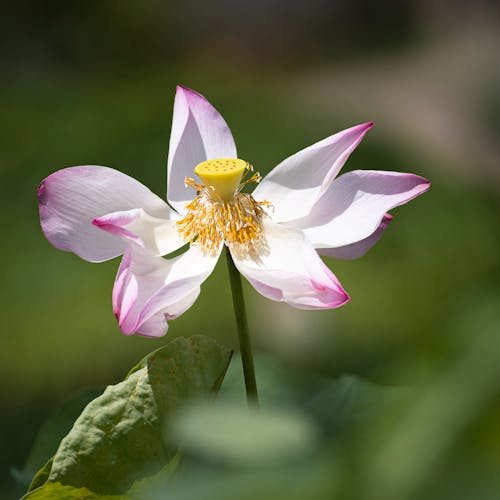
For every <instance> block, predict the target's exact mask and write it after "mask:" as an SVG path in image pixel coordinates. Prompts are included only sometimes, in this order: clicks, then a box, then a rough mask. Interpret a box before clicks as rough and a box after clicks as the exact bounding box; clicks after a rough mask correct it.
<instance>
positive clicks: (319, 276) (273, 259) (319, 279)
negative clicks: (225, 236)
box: [231, 223, 349, 309]
mask: <svg viewBox="0 0 500 500" xmlns="http://www.w3.org/2000/svg"><path fill="white" fill-rule="evenodd" d="M264 231H265V238H266V248H264V249H262V250H260V251H259V255H258V258H252V257H250V256H244V257H242V256H239V255H238V253H237V252H234V251H231V255H232V256H233V260H234V263H235V264H236V267H237V268H238V269H239V271H240V272H241V273H242V274H243V275H244V276H245V277H246V278H247V279H248V281H250V283H251V284H252V285H253V287H254V288H255V289H256V290H257V291H258V292H259V293H261V294H262V295H264V297H267V298H269V299H271V300H276V301H281V302H286V303H288V304H290V305H292V306H294V307H297V308H300V309H331V308H334V307H339V306H341V305H343V304H345V303H346V302H347V301H348V300H349V296H348V295H347V293H346V292H345V290H344V289H343V288H342V285H341V284H340V283H339V281H338V280H337V278H336V277H335V275H334V274H333V273H332V272H331V271H330V269H328V267H327V266H326V265H325V264H324V263H323V261H322V260H321V258H320V257H319V255H318V254H317V252H316V251H315V250H314V248H313V247H312V245H311V244H310V242H309V241H307V239H306V238H305V236H304V234H303V233H302V231H300V230H296V229H291V228H286V227H284V226H281V225H279V224H271V223H265V224H264Z"/></svg>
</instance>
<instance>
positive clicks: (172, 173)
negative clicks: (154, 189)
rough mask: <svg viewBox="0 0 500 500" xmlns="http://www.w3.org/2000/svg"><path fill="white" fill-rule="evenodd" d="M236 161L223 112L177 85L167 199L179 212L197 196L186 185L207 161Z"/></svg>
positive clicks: (231, 137)
mask: <svg viewBox="0 0 500 500" xmlns="http://www.w3.org/2000/svg"><path fill="white" fill-rule="evenodd" d="M215 158H236V146H235V144H234V139H233V136H232V134H231V131H230V130H229V127H228V126H227V123H226V122H225V121H224V118H222V116H221V115H220V113H219V112H218V111H217V110H216V109H215V108H214V107H213V106H212V105H211V104H210V103H209V102H208V101H207V100H206V99H205V98H204V97H203V96H202V95H201V94H198V92H195V91H194V90H191V89H188V88H185V87H181V86H177V92H176V94H175V101H174V115H173V118H172V131H171V134H170V146H169V151H168V171H167V199H168V201H169V202H170V204H171V205H172V206H173V207H174V208H175V209H176V210H177V211H178V212H180V213H184V212H185V205H186V203H188V202H189V201H190V200H192V199H193V198H194V196H195V195H196V193H195V192H194V191H193V190H192V189H191V188H188V187H186V186H185V185H184V179H185V178H186V177H192V176H193V171H194V167H196V165H197V164H198V163H201V162H202V161H205V160H212V159H215Z"/></svg>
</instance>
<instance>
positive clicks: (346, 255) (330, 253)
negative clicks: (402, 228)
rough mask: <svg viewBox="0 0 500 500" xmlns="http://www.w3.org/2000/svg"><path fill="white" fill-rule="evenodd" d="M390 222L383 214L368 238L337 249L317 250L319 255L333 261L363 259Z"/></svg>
mask: <svg viewBox="0 0 500 500" xmlns="http://www.w3.org/2000/svg"><path fill="white" fill-rule="evenodd" d="M391 221H392V216H391V215H390V214H385V215H384V218H383V219H382V222H381V223H380V225H379V227H378V228H377V229H376V230H375V232H374V233H372V234H371V235H370V236H368V238H365V239H364V240H361V241H357V242H356V243H351V244H350V245H345V246H343V247H337V248H318V249H317V250H318V253H319V254H320V255H325V256H327V257H333V258H335V259H359V258H360V257H363V255H365V253H366V252H368V250H370V248H371V247H372V246H373V245H375V243H377V241H378V240H379V239H380V238H381V237H382V235H383V234H384V232H385V230H386V229H387V227H388V226H389V224H390V223H391Z"/></svg>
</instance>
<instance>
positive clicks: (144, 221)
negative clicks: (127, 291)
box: [92, 208, 186, 256]
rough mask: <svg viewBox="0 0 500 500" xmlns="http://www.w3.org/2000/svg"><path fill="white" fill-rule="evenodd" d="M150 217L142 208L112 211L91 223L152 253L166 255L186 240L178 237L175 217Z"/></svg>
mask: <svg viewBox="0 0 500 500" xmlns="http://www.w3.org/2000/svg"><path fill="white" fill-rule="evenodd" d="M177 218H178V215H177V214H176V216H175V217H174V218H173V219H171V220H165V219H160V218H158V217H152V216H151V215H149V214H148V213H146V212H145V211H144V210H143V209H142V208H136V209H133V210H127V211H123V212H113V213H111V214H107V215H104V216H102V217H99V218H97V219H94V220H93V221H92V223H93V224H94V226H97V227H98V228H99V229H102V230H103V231H107V232H108V233H111V234H115V235H117V236H120V237H121V238H124V239H125V240H129V241H133V242H134V243H135V244H137V245H139V246H141V247H142V248H144V249H145V250H147V251H148V252H149V253H151V254H152V255H157V256H161V255H167V254H169V253H171V252H173V251H174V250H177V249H178V248H180V247H182V246H183V245H184V244H185V243H186V242H185V241H184V240H182V239H181V238H180V235H179V232H178V231H177V225H176V221H175V219H177Z"/></svg>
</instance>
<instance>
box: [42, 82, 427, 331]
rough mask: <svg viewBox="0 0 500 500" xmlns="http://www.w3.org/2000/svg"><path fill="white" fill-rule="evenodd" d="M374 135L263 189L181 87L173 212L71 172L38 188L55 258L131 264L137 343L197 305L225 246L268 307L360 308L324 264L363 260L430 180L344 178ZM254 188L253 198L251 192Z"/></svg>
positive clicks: (211, 113)
mask: <svg viewBox="0 0 500 500" xmlns="http://www.w3.org/2000/svg"><path fill="white" fill-rule="evenodd" d="M372 125H373V124H372V123H364V124H362V125H357V126H355V127H352V128H349V129H347V130H344V131H342V132H339V133H337V134H335V135H332V136H330V137H327V138H326V139H324V140H322V141H320V142H317V143H316V144H313V145H312V146H309V147H308V148H306V149H303V150H301V151H299V152H298V153H296V154H294V155H292V156H290V157H289V158H287V159H285V160H283V161H282V162H281V163H280V164H279V165H277V166H276V167H275V168H274V169H273V170H271V172H270V173H269V174H268V175H267V176H265V177H264V178H263V179H262V180H261V179H260V175H259V174H257V173H254V172H253V167H252V166H251V164H250V163H249V162H247V161H244V160H241V159H238V157H237V153H236V146H235V143H234V140H233V137H232V134H231V131H230V130H229V127H228V126H227V124H226V122H225V121H224V119H223V118H222V116H221V115H220V114H219V113H218V111H217V110H216V109H215V108H214V107H213V106H212V105H211V104H210V103H209V102H208V101H207V100H206V99H205V98H204V97H203V96H202V95H200V94H198V93H197V92H195V91H193V90H190V89H187V88H184V87H177V92H176V96H175V103H174V113H173V121H172V131H171V136H170V148H169V155H168V171H167V182H168V185H167V200H168V204H167V203H166V202H165V201H164V200H163V199H162V198H160V197H158V196H157V195H155V194H154V193H152V192H151V191H150V190H149V189H148V188H147V187H145V186H144V185H142V184H141V183H140V182H138V181H137V180H135V179H133V178H131V177H129V176H127V175H125V174H123V173H121V172H119V171H117V170H114V169H111V168H107V167H99V166H79V167H71V168H65V169H62V170H59V171H57V172H55V173H53V174H52V175H50V176H49V177H47V178H46V179H45V180H44V181H43V182H42V183H41V184H40V186H39V188H38V198H39V207H40V219H41V225H42V229H43V232H44V233H45V236H46V237H47V239H48V240H49V242H50V243H52V244H53V245H54V246H55V247H57V248H59V249H61V250H65V251H69V252H73V253H75V254H77V255H78V256H80V257H81V258H82V259H84V260H87V261H90V262H102V261H105V260H108V259H112V258H114V257H117V256H119V255H123V258H122V261H121V264H120V267H119V270H118V274H117V277H116V281H115V284H114V289H113V296H112V300H113V309H114V313H115V315H116V317H117V319H118V322H119V327H120V329H121V330H122V332H123V333H124V334H126V335H130V334H133V333H138V334H140V335H144V336H148V337H159V336H162V335H164V334H165V333H166V331H167V328H168V323H167V322H168V320H170V319H174V318H176V317H178V316H179V315H180V314H182V313H183V312H184V311H186V310H187V309H188V308H189V307H190V306H191V305H192V304H193V303H194V302H195V300H196V299H197V297H198V295H199V293H200V285H201V284H202V283H203V281H204V280H205V279H206V278H207V277H208V276H209V275H210V273H211V272H212V270H213V269H214V266H215V264H216V262H217V259H218V258H219V255H220V253H221V251H222V248H223V247H224V245H226V246H227V247H228V249H229V251H230V252H231V255H232V258H233V261H234V263H235V265H236V267H237V268H238V270H239V271H240V272H241V274H243V275H244V276H245V277H246V278H247V280H248V281H249V282H250V283H251V284H252V286H253V287H254V288H255V289H256V290H257V291H258V292H259V293H261V294H262V295H264V296H265V297H267V298H269V299H271V300H275V301H281V302H286V303H287V304H290V305H291V306H294V307H297V308H301V309H331V308H335V307H339V306H341V305H343V304H345V303H346V302H347V301H348V300H349V296H348V295H347V293H346V291H345V290H344V289H343V287H342V285H341V284H340V282H339V280H338V279H337V278H336V277H335V275H334V274H333V273H332V272H331V271H330V269H329V268H328V267H327V266H326V265H325V264H324V262H323V261H322V259H321V258H320V255H319V254H321V255H326V256H330V257H337V258H347V259H351V258H357V257H360V256H361V255H363V254H364V253H365V252H366V251H367V250H368V249H369V248H371V246H372V245H373V244H374V243H375V242H376V241H378V239H379V238H380V236H381V235H382V233H383V232H384V231H385V229H386V227H387V225H388V224H389V222H390V221H391V219H392V217H391V216H390V215H388V214H387V211H388V210H390V209H392V208H394V207H396V206H398V205H402V204H403V203H406V202H407V201H409V200H411V199H413V198H415V197H416V196H418V195H420V194H421V193H423V192H424V191H426V190H427V189H428V188H429V182H428V181H427V180H426V179H424V178H422V177H419V176H417V175H414V174H406V173H399V172H386V171H375V170H363V171H361V170H355V171H352V172H349V173H346V174H343V175H341V176H340V177H337V175H338V174H339V172H340V170H341V168H342V166H343V165H344V163H345V162H346V160H347V158H348V157H349V155H350V154H351V152H352V151H353V150H354V148H355V147H356V146H357V145H358V144H359V142H360V141H361V139H362V138H363V137H364V135H365V134H366V132H367V131H368V130H369V129H370V128H371V127H372ZM259 181H260V182H259ZM254 182H255V183H257V186H256V188H255V189H254V191H253V192H252V193H251V194H248V193H247V192H244V191H243V187H244V186H246V185H248V184H252V183H254ZM187 243H189V248H188V249H187V250H186V251H185V252H184V253H181V254H180V255H177V256H175V257H170V256H169V254H171V253H172V252H174V251H176V250H178V249H179V248H181V247H183V246H184V245H186V244H187ZM165 256H167V258H165ZM169 257H170V258H169Z"/></svg>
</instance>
